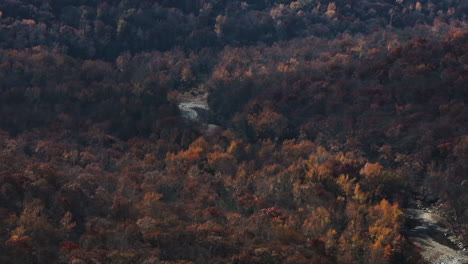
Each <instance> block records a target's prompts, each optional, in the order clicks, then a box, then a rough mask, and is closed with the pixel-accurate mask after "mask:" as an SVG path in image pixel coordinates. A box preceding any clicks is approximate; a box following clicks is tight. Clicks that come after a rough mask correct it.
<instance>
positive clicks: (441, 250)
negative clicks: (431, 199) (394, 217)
mask: <svg viewBox="0 0 468 264" xmlns="http://www.w3.org/2000/svg"><path fill="white" fill-rule="evenodd" d="M418 207H419V208H417V209H407V210H406V214H407V215H408V221H409V224H410V226H411V228H410V230H409V240H410V241H411V242H412V243H413V244H414V245H415V246H416V247H418V248H419V249H420V252H421V255H422V256H423V258H424V259H425V260H426V261H427V262H428V263H429V264H468V252H466V251H463V249H462V248H463V246H462V245H461V243H460V242H459V240H458V239H457V236H456V235H454V234H453V232H452V231H451V230H450V229H449V228H448V227H447V226H446V225H445V224H444V221H443V218H442V217H440V216H439V214H437V212H436V211H437V209H436V208H434V207H432V208H422V207H421V206H418Z"/></svg>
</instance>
